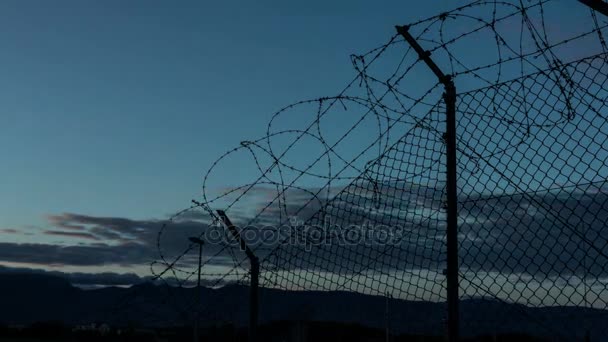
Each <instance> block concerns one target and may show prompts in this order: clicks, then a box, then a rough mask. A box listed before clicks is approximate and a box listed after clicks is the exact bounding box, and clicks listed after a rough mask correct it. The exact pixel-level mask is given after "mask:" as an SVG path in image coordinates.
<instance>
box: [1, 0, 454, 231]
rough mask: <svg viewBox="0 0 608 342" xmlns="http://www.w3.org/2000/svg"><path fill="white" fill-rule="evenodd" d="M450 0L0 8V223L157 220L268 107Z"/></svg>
mask: <svg viewBox="0 0 608 342" xmlns="http://www.w3.org/2000/svg"><path fill="white" fill-rule="evenodd" d="M449 3H450V2H449V1H436V2H433V3H428V2H421V3H419V4H418V5H417V6H415V7H410V6H404V5H405V4H406V2H396V1H395V2H391V3H388V2H387V3H386V4H384V5H382V6H378V5H377V4H372V3H369V2H364V1H355V2H352V1H349V2H334V3H328V2H326V1H316V2H315V1H311V2H306V3H302V2H301V3H293V2H281V1H273V2H247V1H243V2H223V1H221V2H203V1H190V2H189V1H181V2H179V3H169V2H166V1H131V2H128V3H125V2H122V1H58V2H53V3H50V2H45V1H27V2H22V1H6V2H2V4H0V11H1V12H2V13H3V18H4V19H3V20H2V23H0V41H2V45H3V47H2V50H3V52H2V54H0V72H1V74H2V75H3V77H2V79H1V80H0V103H2V108H3V109H2V112H3V114H2V118H3V120H2V125H1V126H2V128H0V130H1V131H2V132H1V134H0V146H2V147H3V151H2V153H1V154H0V155H1V157H0V158H2V159H1V160H0V164H1V165H3V167H2V168H1V169H0V179H1V188H2V193H3V195H2V196H1V197H0V208H1V210H2V212H1V213H0V226H2V227H7V228H8V227H10V228H19V227H20V226H23V225H36V224H41V223H42V222H41V217H42V216H44V215H47V214H53V213H61V212H66V211H67V212H79V213H84V214H91V215H118V216H128V217H136V218H144V217H145V218H147V217H158V216H162V215H165V214H167V213H171V212H172V211H174V210H175V209H178V208H181V207H183V206H184V205H187V204H188V202H189V200H190V199H191V198H193V197H195V196H197V195H198V194H199V193H200V184H201V177H202V173H203V171H204V170H205V169H206V168H207V167H208V166H209V165H210V163H211V162H212V161H213V160H214V159H215V158H216V157H218V156H219V155H220V154H221V153H222V152H223V151H224V150H226V149H228V148H231V147H232V146H234V145H235V144H238V143H239V142H240V141H241V140H244V139H246V138H247V137H257V136H259V135H261V133H263V132H264V130H265V128H266V127H265V124H266V121H267V120H268V119H269V117H270V114H271V113H272V112H273V111H274V110H276V109H278V108H279V107H281V106H283V105H285V104H288V103H290V102H293V101H295V100H299V99H304V98H309V97H318V96H322V95H325V94H327V93H330V94H333V93H335V92H336V91H337V90H338V89H340V88H341V87H342V86H343V84H344V83H345V81H347V80H348V79H349V78H350V77H352V71H351V65H350V61H349V54H350V53H351V52H357V51H363V50H366V49H368V48H371V47H375V46H376V45H378V44H379V43H380V42H383V41H385V40H386V39H387V38H388V37H390V36H391V35H392V34H393V32H394V29H393V26H394V25H395V24H397V23H404V22H409V21H412V20H414V19H415V18H419V17H421V16H427V15H430V14H432V13H435V12H437V11H439V10H441V9H443V8H446V6H448V5H449ZM226 176H227V177H230V176H231V175H226ZM227 182H229V181H228V180H227Z"/></svg>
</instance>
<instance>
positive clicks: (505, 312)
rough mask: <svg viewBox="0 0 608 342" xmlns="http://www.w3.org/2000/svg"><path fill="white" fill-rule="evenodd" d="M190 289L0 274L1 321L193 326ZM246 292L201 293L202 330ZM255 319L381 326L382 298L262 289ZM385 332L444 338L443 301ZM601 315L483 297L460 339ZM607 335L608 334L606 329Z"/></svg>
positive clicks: (231, 317)
mask: <svg viewBox="0 0 608 342" xmlns="http://www.w3.org/2000/svg"><path fill="white" fill-rule="evenodd" d="M195 291H196V290H195V289H188V288H176V287H169V286H157V285H154V284H151V283H144V284H140V285H135V286H132V287H130V288H116V287H106V288H100V289H94V290H83V289H80V288H77V287H74V286H72V285H71V284H70V283H69V282H68V281H67V280H65V279H63V278H61V277H56V276H49V275H41V274H24V273H14V274H12V273H3V274H0V303H1V308H2V310H0V322H1V323H5V324H31V323H33V322H37V321H48V320H59V321H63V322H65V323H67V324H83V323H91V322H105V323H109V324H111V325H121V326H124V325H136V326H143V327H160V326H176V325H190V324H191V323H190V322H191V321H192V317H193V312H194V307H193V303H194V299H195V293H196V292H195ZM248 291H249V289H248V288H247V287H243V286H237V285H230V286H225V287H223V288H220V289H208V288H203V289H202V290H201V298H202V302H203V305H202V307H203V309H202V313H201V317H202V321H203V322H204V324H209V325H211V324H215V323H218V322H227V321H230V322H234V323H235V324H237V325H240V326H244V325H246V324H247V319H248V293H249V292H248ZM260 308H261V312H260V320H261V321H262V323H268V322H271V321H281V320H282V321H284V320H291V321H298V320H304V321H317V322H342V323H360V324H362V325H365V326H369V327H374V328H382V327H384V326H385V298H384V297H379V296H369V295H362V294H357V293H349V292H320V291H306V292H299V291H298V292H296V291H281V290H274V289H262V290H261V293H260ZM390 312H391V314H390V327H391V330H392V331H393V332H394V333H398V334H403V333H408V334H420V335H441V334H443V332H444V330H445V328H444V323H443V321H444V317H445V303H431V302H419V301H404V300H391V302H390ZM606 313H607V312H606V311H602V310H595V309H585V308H577V307H545V308H529V307H525V306H522V305H517V304H506V303H502V302H499V301H493V300H486V299H473V300H465V301H462V302H461V321H462V322H463V323H462V333H463V335H465V336H474V335H482V334H488V333H505V332H518V333H525V334H529V335H535V336H544V337H552V338H554V337H562V338H563V340H572V339H581V338H582V337H583V336H584V335H585V332H586V331H587V330H589V331H590V333H591V336H592V341H608V338H606V337H604V336H606V335H608V327H606V322H607V320H606V318H608V316H607V315H606ZM604 329H606V330H604Z"/></svg>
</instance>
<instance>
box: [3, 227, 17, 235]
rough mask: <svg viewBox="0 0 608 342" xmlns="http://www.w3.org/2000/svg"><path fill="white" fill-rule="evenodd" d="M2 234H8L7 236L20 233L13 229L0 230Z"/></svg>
mask: <svg viewBox="0 0 608 342" xmlns="http://www.w3.org/2000/svg"><path fill="white" fill-rule="evenodd" d="M0 232H3V233H7V234H19V231H18V230H17V229H12V228H4V229H0Z"/></svg>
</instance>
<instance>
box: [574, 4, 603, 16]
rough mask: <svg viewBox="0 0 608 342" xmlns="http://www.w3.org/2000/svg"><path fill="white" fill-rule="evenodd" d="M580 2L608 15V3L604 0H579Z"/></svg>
mask: <svg viewBox="0 0 608 342" xmlns="http://www.w3.org/2000/svg"><path fill="white" fill-rule="evenodd" d="M578 1H579V2H581V3H583V4H585V5H587V6H589V7H591V9H593V10H595V11H598V12H600V13H602V14H603V15H605V16H608V4H607V3H605V2H604V1H602V0H578Z"/></svg>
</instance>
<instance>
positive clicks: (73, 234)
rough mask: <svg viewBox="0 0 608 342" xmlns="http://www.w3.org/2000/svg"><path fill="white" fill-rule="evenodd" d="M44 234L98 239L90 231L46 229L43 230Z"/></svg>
mask: <svg viewBox="0 0 608 342" xmlns="http://www.w3.org/2000/svg"><path fill="white" fill-rule="evenodd" d="M43 234H46V235H55V236H67V237H74V238H81V239H89V240H99V238H98V237H97V236H95V235H93V234H90V233H79V232H65V231H61V230H46V231H44V232H43Z"/></svg>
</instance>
